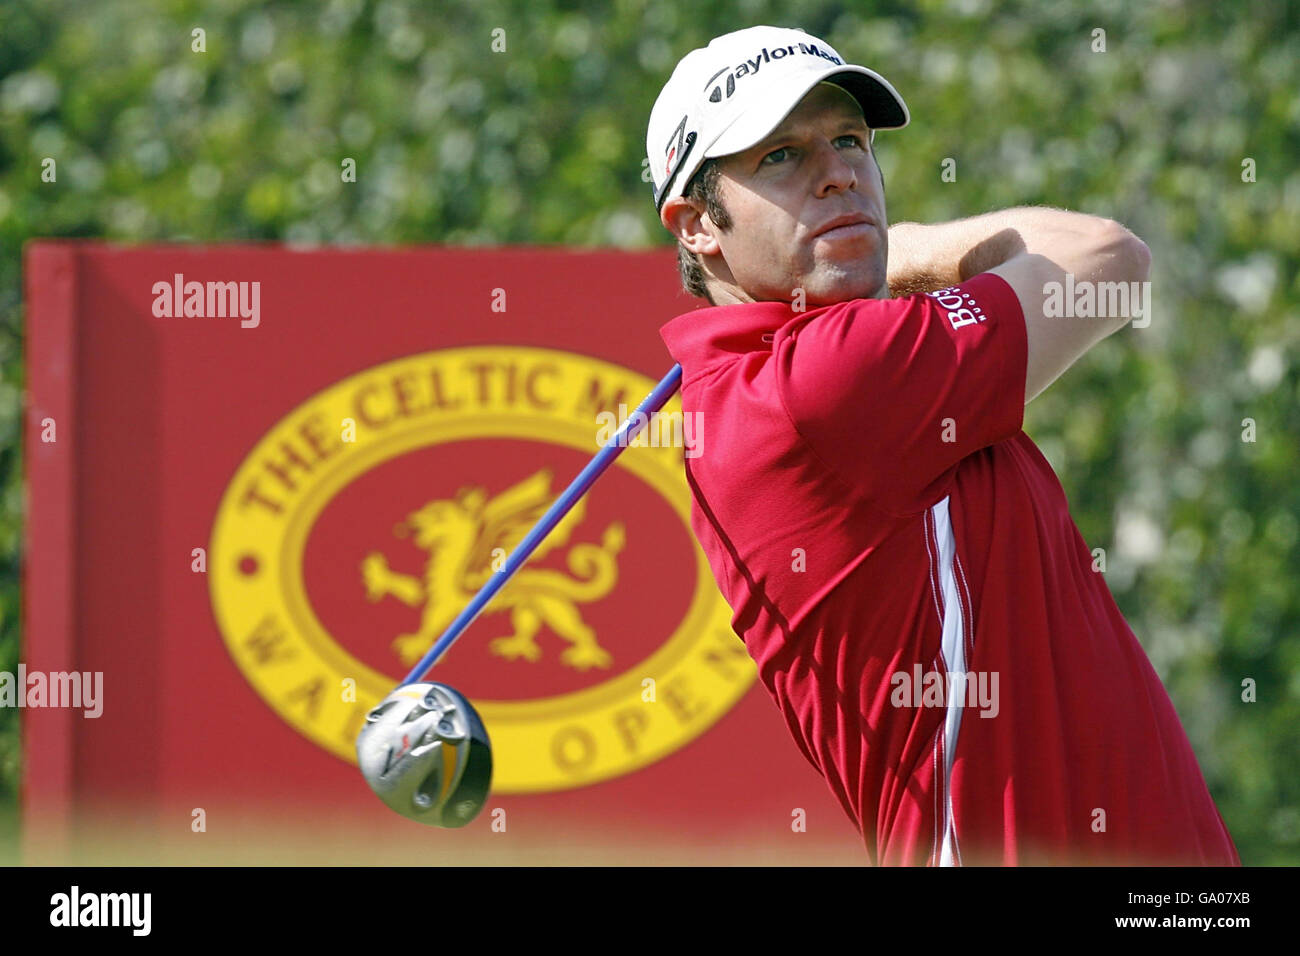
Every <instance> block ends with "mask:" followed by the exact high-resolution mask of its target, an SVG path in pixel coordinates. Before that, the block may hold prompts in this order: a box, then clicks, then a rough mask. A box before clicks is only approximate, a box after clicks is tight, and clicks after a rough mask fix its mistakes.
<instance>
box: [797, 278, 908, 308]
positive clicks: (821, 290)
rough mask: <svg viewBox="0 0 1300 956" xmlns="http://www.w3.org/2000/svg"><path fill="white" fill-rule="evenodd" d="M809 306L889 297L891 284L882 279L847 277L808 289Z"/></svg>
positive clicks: (814, 306)
mask: <svg viewBox="0 0 1300 956" xmlns="http://www.w3.org/2000/svg"><path fill="white" fill-rule="evenodd" d="M807 296H808V307H809V308H816V307H817V306H822V305H834V304H836V303H837V302H848V301H849V300H850V299H888V298H889V286H888V285H887V284H886V282H885V280H884V279H883V278H880V279H861V278H855V279H852V280H849V279H845V280H843V281H840V282H832V283H828V284H826V285H825V286H817V287H810V288H809V289H808V293H807Z"/></svg>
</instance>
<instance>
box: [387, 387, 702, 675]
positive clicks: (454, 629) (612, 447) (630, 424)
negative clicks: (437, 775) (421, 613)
mask: <svg viewBox="0 0 1300 956" xmlns="http://www.w3.org/2000/svg"><path fill="white" fill-rule="evenodd" d="M681 380H682V367H681V366H680V365H674V366H673V367H672V370H671V371H669V373H668V374H667V375H665V376H664V377H663V380H662V381H660V382H659V384H658V385H656V386H655V387H654V390H653V391H652V392H651V393H650V394H649V395H647V396H646V397H645V399H644V400H643V401H642V402H641V404H640V405H638V406H637V407H636V411H634V412H633V413H632V414H631V415H630V416H629V417H628V419H627V421H625V422H624V423H623V424H622V426H621V427H620V428H619V430H618V432H617V433H615V435H614V436H613V437H612V438H611V439H610V440H609V441H608V442H607V443H606V444H605V447H604V448H602V449H601V450H600V451H599V452H597V453H596V457H595V458H593V459H592V460H591V461H590V462H589V463H588V464H587V467H586V468H584V469H582V471H581V472H580V473H579V474H578V477H577V478H574V479H573V481H572V482H571V483H570V485H569V487H568V488H566V489H565V490H564V493H563V494H562V495H560V497H558V498H556V499H555V503H554V504H553V505H551V507H550V509H549V510H547V512H546V514H544V515H542V517H541V520H539V521H538V522H537V524H536V525H534V526H533V529H532V530H531V531H529V532H528V534H527V536H525V538H524V539H523V540H522V541H521V542H519V546H518V547H517V548H515V550H514V551H513V552H511V554H510V556H509V557H508V558H507V559H506V563H505V566H504V567H503V568H502V569H501V570H500V571H497V572H496V573H494V574H493V575H492V577H491V579H490V580H489V581H488V583H487V584H485V585H483V587H482V588H480V589H479V592H478V594H476V595H474V600H472V601H470V602H469V604H467V605H466V606H465V610H463V611H461V612H460V614H459V615H458V616H457V618H456V620H454V621H452V622H451V624H450V626H448V628H447V630H446V631H445V632H444V633H443V635H442V637H440V638H438V640H437V641H436V642H434V645H433V647H431V648H429V651H428V653H427V654H425V655H424V657H422V658H420V662H419V663H418V664H416V665H415V667H414V668H413V669H412V670H411V673H409V674H407V675H406V678H405V679H404V680H403V681H402V683H403V684H411V683H414V682H416V681H418V680H420V679H421V678H422V677H423V676H424V675H425V672H426V671H428V670H429V668H431V667H432V666H433V665H434V664H436V663H437V662H438V660H439V659H440V658H441V657H442V655H443V654H445V653H446V652H447V649H448V648H450V647H451V645H452V644H453V643H454V642H455V640H456V638H458V637H460V635H461V634H462V633H463V632H464V631H465V628H467V627H469V626H470V624H471V623H473V621H474V619H475V618H476V617H478V616H479V614H480V613H482V611H483V608H485V607H486V606H487V603H488V602H489V601H491V600H492V598H493V596H494V595H495V594H496V593H497V592H498V591H500V590H501V589H502V588H503V587H505V584H506V582H507V581H509V580H510V578H511V577H513V576H514V573H515V572H516V571H518V570H519V569H520V568H521V567H522V566H523V564H524V562H525V561H527V560H528V557H529V555H531V554H532V553H533V551H535V550H536V549H537V546H538V545H539V544H541V543H542V540H543V539H544V538H545V537H546V536H547V535H548V534H550V533H551V530H552V529H553V528H554V527H555V526H556V525H557V524H559V523H560V519H561V518H563V517H564V516H565V515H566V514H568V513H569V511H570V509H572V508H573V506H574V505H575V504H577V503H578V499H580V498H581V497H582V496H583V495H585V494H586V493H587V489H589V488H590V487H591V486H592V484H594V483H595V481H596V479H597V478H599V477H600V476H601V474H602V473H603V472H604V471H605V469H606V468H608V467H609V466H610V464H611V463H612V462H613V461H614V459H615V458H617V457H618V456H619V454H620V453H621V452H622V451H623V449H624V448H626V447H627V446H628V444H629V443H630V442H631V441H632V439H633V438H635V437H636V435H637V433H638V432H640V431H641V429H642V428H643V427H644V426H645V425H646V424H648V423H649V421H650V416H651V415H652V414H653V413H654V412H657V411H658V410H659V409H661V408H663V406H664V405H665V404H666V403H667V401H668V399H670V398H671V397H672V396H673V393H674V392H676V391H677V387H678V385H680V384H681Z"/></svg>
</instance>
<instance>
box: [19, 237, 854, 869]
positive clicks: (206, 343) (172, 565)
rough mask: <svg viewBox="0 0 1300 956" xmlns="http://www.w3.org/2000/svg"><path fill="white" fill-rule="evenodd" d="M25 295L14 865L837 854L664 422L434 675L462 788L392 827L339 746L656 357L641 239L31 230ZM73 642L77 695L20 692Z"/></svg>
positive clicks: (649, 256) (848, 840) (654, 264)
mask: <svg viewBox="0 0 1300 956" xmlns="http://www.w3.org/2000/svg"><path fill="white" fill-rule="evenodd" d="M26 289H27V325H28V338H27V342H28V352H27V356H28V358H27V361H28V393H29V394H28V406H27V418H26V437H25V449H26V462H27V480H28V481H27V487H28V496H29V497H28V506H29V510H28V515H29V518H28V526H27V549H26V564H25V567H24V601H25V613H26V621H25V632H24V633H25V637H24V641H25V646H24V652H23V662H24V667H25V669H26V671H27V673H28V675H45V676H47V677H48V678H49V679H50V680H51V683H50V685H49V687H50V689H51V691H50V693H49V694H48V695H47V697H46V699H44V700H43V701H42V700H38V699H36V698H33V699H32V703H33V706H31V707H29V709H28V710H27V711H26V713H25V715H24V724H23V727H24V731H23V737H24V768H25V774H24V793H23V813H24V823H25V832H26V834H27V856H28V861H29V862H46V861H48V862H57V861H61V860H69V861H82V860H89V859H96V860H101V861H103V862H114V861H117V860H119V859H120V860H122V861H123V862H148V861H153V860H170V859H174V858H176V857H178V856H179V857H180V858H184V859H192V860H195V861H218V860H219V861H228V862H245V861H247V862H267V861H271V860H288V859H299V858H303V857H302V856H301V854H299V855H297V856H292V855H289V854H290V853H291V849H290V848H299V849H300V848H301V847H303V846H306V845H311V846H313V847H315V848H316V849H317V850H319V849H321V847H325V848H326V849H327V850H328V852H327V853H326V855H327V856H328V857H329V858H330V859H331V860H333V861H335V862H357V863H363V862H371V861H381V860H387V859H392V858H393V856H394V855H395V854H401V853H403V852H417V853H428V852H434V853H436V855H437V859H438V860H440V861H442V862H470V861H475V860H491V861H494V862H551V863H554V862H585V861H599V860H605V861H622V862H638V861H640V860H645V861H647V862H649V861H651V860H653V862H720V861H721V860H722V859H734V860H737V861H744V862H761V861H763V860H767V859H773V860H781V861H783V862H798V861H801V860H802V861H808V862H812V861H814V860H815V861H817V862H823V861H826V860H836V861H838V862H846V863H853V862H861V861H862V859H863V856H862V854H861V851H860V850H859V848H858V841H857V835H856V833H855V832H854V829H853V826H852V824H851V823H850V822H849V820H848V818H847V817H846V816H845V814H844V812H843V811H842V810H841V809H840V807H839V805H838V804H837V803H836V802H835V800H834V799H833V797H832V796H831V794H830V792H829V791H828V789H827V788H826V785H825V783H824V782H823V781H822V779H821V778H820V776H819V775H818V774H817V773H816V771H815V770H813V768H812V767H810V766H809V765H808V764H807V763H806V761H805V760H804V758H803V757H802V756H801V755H800V754H799V753H798V751H797V750H796V748H795V746H794V744H793V743H792V742H791V740H790V739H789V737H788V734H787V731H786V729H785V727H784V724H783V722H782V719H781V717H780V715H779V714H778V712H777V711H776V709H775V707H774V706H773V704H772V702H771V701H770V700H769V698H768V697H767V695H766V694H765V692H764V691H763V689H762V688H761V686H759V685H758V684H757V683H756V682H755V673H754V666H753V664H752V662H751V661H750V660H749V658H748V656H747V655H746V653H745V648H744V645H743V644H742V643H741V641H740V639H739V638H738V637H737V636H736V635H735V634H734V633H733V632H732V630H731V628H730V618H731V611H730V608H728V607H727V605H726V603H725V601H723V599H722V597H721V595H720V594H719V592H718V590H717V588H716V586H715V584H714V582H713V580H712V577H711V575H710V573H709V570H708V566H707V564H706V562H705V560H704V557H703V554H702V552H701V551H700V550H699V547H698V545H697V544H696V542H695V540H694V538H693V536H692V534H691V531H690V526H689V514H690V495H689V491H688V488H687V485H686V482H685V478H684V473H683V469H682V457H683V455H684V454H685V453H687V449H685V448H683V447H682V443H681V442H680V441H676V440H673V441H667V440H663V441H661V440H660V438H662V437H663V435H662V434H661V433H659V432H653V431H648V432H647V433H645V435H644V437H643V439H642V440H641V443H640V444H639V445H638V444H634V445H633V446H632V447H629V448H627V449H626V450H625V451H624V452H623V453H622V454H621V455H620V456H619V458H618V459H617V461H616V462H615V464H614V465H613V466H612V467H611V468H610V470H609V471H608V472H606V474H605V475H604V476H602V477H601V478H600V479H599V480H598V481H597V483H596V484H595V486H594V487H593V488H592V489H591V491H590V492H589V493H588V495H587V496H586V497H585V498H584V499H583V500H582V502H581V504H580V505H579V506H578V507H577V508H575V509H574V511H573V512H572V513H571V514H570V515H569V517H568V518H566V519H565V521H564V522H562V524H561V525H560V527H559V528H557V529H556V531H555V532H554V533H553V534H552V535H551V536H550V537H549V538H548V539H547V541H546V542H545V543H544V544H543V545H542V547H541V548H540V549H539V550H538V552H537V553H536V554H535V555H534V557H533V559H532V560H530V562H529V563H528V564H527V565H525V567H524V568H523V569H522V570H521V571H519V573H518V574H517V575H516V576H515V577H514V578H512V579H511V580H510V582H509V583H508V584H507V585H506V587H504V588H503V589H502V590H501V592H500V594H498V595H497V597H496V598H495V599H494V600H493V601H492V603H491V604H489V605H488V607H487V609H486V610H485V611H484V612H483V614H482V615H481V616H480V617H479V618H478V619H477V621H476V622H475V623H474V624H473V625H472V626H471V627H470V628H469V630H468V631H467V632H466V633H465V635H464V636H463V637H462V638H461V639H460V640H459V641H458V642H457V643H456V645H455V646H454V647H453V649H452V650H451V651H450V652H449V654H448V655H447V656H446V658H445V659H444V660H443V661H442V662H440V663H439V664H438V666H437V667H436V668H435V669H434V671H433V673H432V674H431V677H432V679H435V680H439V681H442V682H444V683H447V684H450V685H452V686H453V687H456V688H457V689H458V690H460V691H461V692H462V693H464V694H465V695H467V696H468V697H469V698H470V699H471V700H472V701H473V702H474V704H475V707H476V708H477V709H478V710H479V713H480V714H481V715H482V717H483V719H484V722H485V724H486V727H487V730H488V733H489V735H490V736H491V738H492V743H493V753H494V759H495V772H494V778H493V791H492V794H491V797H490V798H489V801H488V804H487V807H486V808H485V810H484V812H483V813H482V814H481V815H480V816H479V817H478V818H477V819H476V820H475V821H474V822H473V823H471V824H470V825H469V826H467V827H465V828H464V829H462V830H456V831H444V830H437V829H433V828H428V827H423V826H420V825H419V824H416V823H412V822H409V821H407V820H405V819H403V818H401V817H398V816H396V815H395V814H393V813H392V812H391V811H390V810H389V809H388V808H386V807H385V806H384V805H383V804H382V803H380V801H379V800H378V799H377V798H376V797H375V796H374V795H373V794H372V793H371V792H370V790H369V789H368V787H367V786H366V784H365V782H364V780H363V779H362V778H361V775H360V773H359V772H358V770H357V767H356V761H355V753H354V749H353V742H354V740H355V737H356V733H357V730H358V727H359V723H360V720H361V718H362V716H363V715H364V713H365V712H366V710H367V709H368V708H369V707H371V706H373V705H374V704H375V703H376V702H377V701H378V700H379V699H381V698H382V697H383V696H385V695H386V694H387V693H388V691H390V690H391V689H392V688H393V687H394V686H395V685H397V684H398V683H400V682H401V680H402V678H403V676H404V675H405V674H406V672H407V671H408V670H409V669H410V668H411V666H412V665H413V664H414V663H415V662H416V661H417V660H418V659H419V658H420V657H421V656H422V655H423V654H424V653H425V652H426V651H427V650H428V649H429V647H430V646H431V645H432V643H433V642H434V641H435V640H436V639H437V638H438V637H439V636H440V635H441V634H442V633H443V632H444V631H445V629H446V627H447V625H448V624H449V623H450V622H451V621H452V619H453V618H454V617H455V616H456V615H457V614H459V613H460V611H461V610H463V609H464V607H465V605H466V604H467V603H468V602H469V600H470V599H471V598H472V597H473V596H474V594H475V593H476V592H477V591H478V589H479V588H480V587H481V586H482V585H483V583H484V582H485V581H486V580H487V579H488V576H489V575H490V574H492V573H493V568H494V562H496V563H497V564H496V566H499V563H500V560H501V558H502V556H504V555H506V554H508V553H509V552H510V551H511V549H512V548H513V547H514V546H515V545H517V544H518V542H519V540H520V539H521V538H522V537H523V536H524V534H526V533H527V531H528V530H529V529H530V528H532V526H533V525H534V524H535V523H536V521H537V519H538V518H539V517H540V516H541V515H542V513H543V512H544V511H545V509H546V508H547V507H548V506H549V505H550V504H551V502H552V501H553V500H554V499H555V498H556V497H557V496H558V494H559V493H560V492H561V491H562V490H563V489H564V488H565V487H566V486H567V484H568V483H569V481H570V480H571V479H572V478H573V477H574V476H575V475H576V474H577V473H578V472H579V471H580V470H581V469H582V467H583V466H584V465H585V464H586V463H587V462H588V461H590V459H591V458H592V456H593V455H594V454H595V453H596V451H597V450H598V447H599V442H600V440H602V438H601V434H602V427H601V422H602V421H605V422H608V421H609V416H610V415H611V414H613V415H614V416H621V415H625V414H626V410H627V409H631V408H634V407H635V406H636V405H637V404H638V403H639V402H640V401H641V399H642V398H644V397H645V395H646V394H647V393H648V392H649V391H650V389H651V388H652V387H653V386H654V385H655V383H656V382H658V381H659V379H660V378H661V377H662V376H663V374H664V373H665V372H667V371H668V369H669V368H670V367H671V365H672V360H671V358H670V357H669V355H668V353H667V351H666V349H665V348H664V346H663V343H662V341H661V340H660V338H659V335H658V329H659V327H660V326H661V325H663V324H664V323H665V322H667V321H668V320H669V319H671V318H672V317H674V316H676V315H678V314H680V313H682V312H684V311H688V310H689V309H691V308H693V307H695V305H696V304H697V303H696V300H692V299H690V298H688V297H686V296H685V295H684V294H683V293H681V292H680V290H679V288H678V286H677V281H676V273H675V264H674V258H673V255H672V253H671V252H662V251H661V252H653V253H639V254H629V253H617V252H576V251H568V250H557V249H521V248H511V249H491V250H487V249H485V250H477V249H449V248H420V249H401V250H327V251H325V250H314V251H296V250H290V249H285V248H282V247H274V246H215V247H199V246H154V247H133V248H122V247H112V246H106V245H101V244H96V243H80V242H50V243H43V242H42V243H35V244H33V245H31V246H29V247H28V249H27V253H26ZM620 406H622V410H620ZM664 411H665V414H666V415H667V416H668V417H669V419H671V417H672V414H673V412H674V411H676V412H677V413H680V405H679V404H678V403H677V400H676V398H674V399H673V401H672V403H670V405H669V406H668V407H666V408H665V410H664ZM602 416H603V418H602ZM704 424H707V423H704ZM665 434H666V433H665ZM604 435H606V436H607V435H608V430H607V429H606V430H604ZM707 438H708V436H707V431H706V430H703V431H702V432H701V433H700V434H699V435H697V436H695V440H696V441H703V442H707ZM74 672H75V673H77V674H79V675H81V676H82V678H84V680H85V688H84V689H85V692H86V696H87V697H89V696H90V694H91V692H90V688H92V687H93V686H95V684H94V680H95V679H96V678H95V677H94V675H101V676H100V678H99V679H100V680H101V681H102V683H101V685H100V687H101V689H100V691H99V697H100V700H98V701H97V702H95V706H96V707H98V708H99V710H100V713H99V714H98V715H97V716H91V710H92V708H91V707H88V706H82V707H80V708H78V707H76V706H72V704H75V703H76V702H75V701H69V700H61V699H57V695H56V694H55V693H54V692H53V688H54V686H55V684H54V681H57V679H58V675H69V674H72V673H74ZM27 679H28V680H29V681H30V680H33V679H34V678H33V677H31V676H29V677H28V678H27ZM68 686H69V685H68V682H67V680H66V679H65V680H64V682H63V685H62V689H63V691H65V692H66V691H67V690H68ZM65 696H66V694H65ZM81 703H82V704H86V703H88V702H87V701H84V700H83V701H81ZM128 834H129V836H127V835H128ZM124 842H129V844H130V845H129V848H124V846H123V844H124ZM218 848H220V849H218ZM724 848H731V849H732V850H733V851H734V852H733V854H732V855H731V856H727V857H719V856H718V853H720V852H722V850H723V849H724ZM292 852H297V851H296V850H294V851H292ZM638 854H639V855H638Z"/></svg>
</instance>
